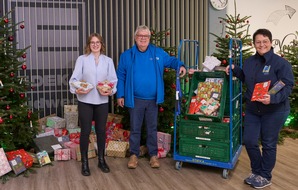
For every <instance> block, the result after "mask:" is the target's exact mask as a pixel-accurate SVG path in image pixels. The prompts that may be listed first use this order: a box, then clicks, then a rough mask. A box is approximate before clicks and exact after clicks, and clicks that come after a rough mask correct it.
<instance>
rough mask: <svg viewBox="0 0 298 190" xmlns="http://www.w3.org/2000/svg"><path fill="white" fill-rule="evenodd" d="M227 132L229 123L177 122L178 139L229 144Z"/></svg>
mask: <svg viewBox="0 0 298 190" xmlns="http://www.w3.org/2000/svg"><path fill="white" fill-rule="evenodd" d="M229 131H230V128H229V123H219V122H202V121H193V120H184V119H182V120H181V121H180V122H179V137H189V138H191V137H192V138H194V139H198V140H209V141H210V140H217V141H221V142H229V141H230V138H229V135H230V133H229Z"/></svg>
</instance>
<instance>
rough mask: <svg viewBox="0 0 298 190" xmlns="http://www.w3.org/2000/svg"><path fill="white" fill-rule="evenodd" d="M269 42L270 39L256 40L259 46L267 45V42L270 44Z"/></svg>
mask: <svg viewBox="0 0 298 190" xmlns="http://www.w3.org/2000/svg"><path fill="white" fill-rule="evenodd" d="M269 43H270V41H269V40H264V41H256V42H255V44H256V45H258V46H259V45H261V44H264V45H267V44H269Z"/></svg>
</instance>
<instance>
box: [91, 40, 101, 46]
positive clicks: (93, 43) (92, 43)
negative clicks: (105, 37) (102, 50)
mask: <svg viewBox="0 0 298 190" xmlns="http://www.w3.org/2000/svg"><path fill="white" fill-rule="evenodd" d="M90 44H91V45H93V46H94V45H99V44H100V41H97V42H90Z"/></svg>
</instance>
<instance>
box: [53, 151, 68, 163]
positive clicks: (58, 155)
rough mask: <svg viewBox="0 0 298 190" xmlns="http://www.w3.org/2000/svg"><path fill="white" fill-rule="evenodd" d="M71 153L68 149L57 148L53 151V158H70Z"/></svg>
mask: <svg viewBox="0 0 298 190" xmlns="http://www.w3.org/2000/svg"><path fill="white" fill-rule="evenodd" d="M70 159H71V154H70V149H68V148H65V149H58V150H55V151H54V160H55V161H56V160H70Z"/></svg>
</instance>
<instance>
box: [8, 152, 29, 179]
mask: <svg viewBox="0 0 298 190" xmlns="http://www.w3.org/2000/svg"><path fill="white" fill-rule="evenodd" d="M9 164H10V166H11V167H12V170H13V171H14V173H15V174H16V175H18V174H20V173H22V172H24V171H25V170H26V167H25V165H24V163H23V161H22V159H21V157H19V156H16V157H15V158H14V159H12V160H10V161H9Z"/></svg>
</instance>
